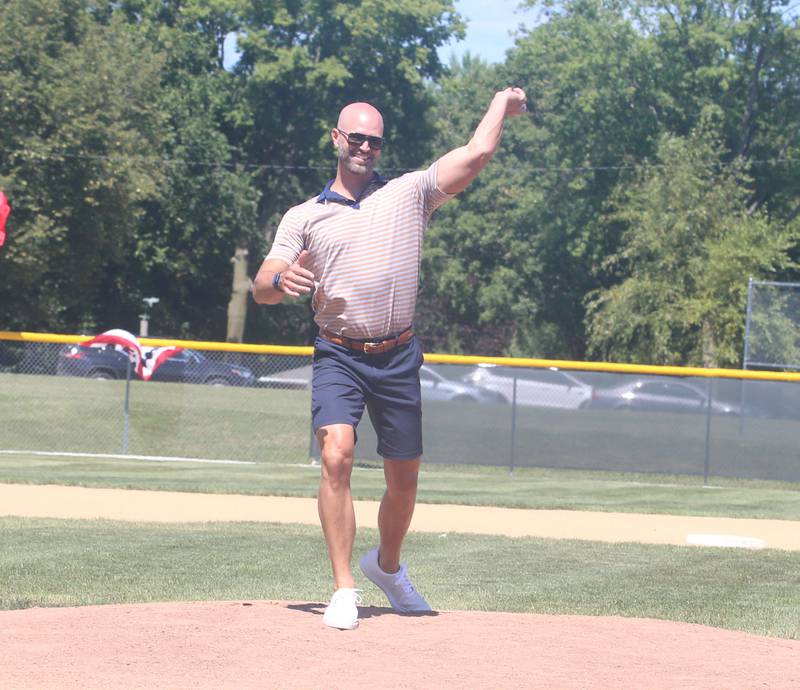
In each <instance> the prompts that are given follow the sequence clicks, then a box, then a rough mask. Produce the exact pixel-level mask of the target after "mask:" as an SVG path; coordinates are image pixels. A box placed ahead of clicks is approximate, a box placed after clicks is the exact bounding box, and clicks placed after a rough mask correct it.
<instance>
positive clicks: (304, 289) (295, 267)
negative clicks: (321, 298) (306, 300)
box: [279, 249, 314, 297]
mask: <svg viewBox="0 0 800 690" xmlns="http://www.w3.org/2000/svg"><path fill="white" fill-rule="evenodd" d="M308 260H309V259H308V250H307V249H304V250H303V251H302V252H300V256H298V257H297V261H295V262H294V263H293V264H292V265H291V266H289V268H287V269H286V270H285V271H283V273H282V274H281V279H280V282H279V285H280V289H281V291H282V292H284V293H285V294H287V295H289V297H301V296H302V295H307V294H308V293H309V292H311V290H312V289H313V287H314V274H313V273H312V272H311V271H309V270H308V269H307V268H306V267H305V265H306V263H307V262H308Z"/></svg>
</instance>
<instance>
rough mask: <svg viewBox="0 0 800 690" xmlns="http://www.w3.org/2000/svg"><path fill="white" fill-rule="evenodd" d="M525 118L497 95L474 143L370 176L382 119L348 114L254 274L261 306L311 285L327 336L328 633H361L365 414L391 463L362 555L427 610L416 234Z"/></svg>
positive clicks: (410, 605) (322, 491)
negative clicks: (409, 168) (419, 559)
mask: <svg viewBox="0 0 800 690" xmlns="http://www.w3.org/2000/svg"><path fill="white" fill-rule="evenodd" d="M525 111H526V105H525V93H524V91H522V89H519V88H508V89H505V90H504V91H500V92H498V93H497V94H495V96H494V98H493V99H492V101H491V103H490V105H489V108H488V110H487V111H486V113H485V115H484V116H483V119H482V120H481V122H480V124H479V125H478V127H477V128H476V130H475V132H474V134H473V136H472V138H471V139H470V141H469V143H468V144H466V145H465V146H462V147H459V148H457V149H454V150H453V151H450V152H449V153H447V154H445V155H444V156H442V157H441V158H440V159H439V160H437V161H436V162H435V163H433V165H431V166H430V167H429V168H428V169H427V170H423V171H418V172H412V173H408V174H406V175H402V176H401V177H399V178H396V179H394V180H391V181H389V180H387V179H386V178H384V177H382V176H381V175H380V174H378V173H377V172H376V171H375V166H376V164H377V162H378V161H379V160H380V156H381V151H382V149H383V146H384V144H385V141H384V138H383V118H382V116H381V114H380V112H378V110H376V109H375V108H374V107H373V106H371V105H369V104H367V103H351V104H350V105H348V106H346V107H345V108H344V109H343V110H342V112H341V113H340V115H339V120H338V122H337V124H336V127H334V128H333V129H332V130H331V142H332V144H333V147H334V149H335V151H336V153H337V156H338V165H337V170H336V178H335V179H333V180H331V181H330V182H329V183H328V184H327V185H326V186H325V189H323V190H322V192H321V193H320V194H319V195H318V196H315V197H313V198H312V199H309V200H308V201H306V202H304V203H302V204H300V205H298V206H295V207H293V208H291V209H289V211H287V213H286V214H285V215H284V217H283V219H282V220H281V222H280V225H279V226H278V230H277V232H276V234H275V241H274V243H273V245H272V248H271V249H270V251H269V253H268V254H267V257H266V259H265V260H264V263H263V264H262V266H261V268H260V270H259V271H258V274H257V276H256V279H255V283H254V286H253V296H254V298H255V301H256V302H258V303H259V304H277V303H278V302H280V301H281V300H282V299H283V298H284V297H285V296H286V295H288V296H289V297H292V298H297V297H300V296H301V295H305V294H308V293H311V292H312V291H313V297H312V306H313V309H314V320H315V322H316V323H317V325H318V326H319V336H318V337H317V339H316V342H315V344H314V364H313V380H312V393H311V407H312V421H313V426H314V432H315V434H316V436H317V439H318V440H319V445H320V449H321V457H322V472H321V478H320V486H319V496H318V509H319V517H320V521H321V523H322V531H323V533H324V536H325V541H326V543H327V547H328V555H329V557H330V561H331V566H332V569H333V585H334V593H333V596H332V598H331V601H330V604H329V605H328V607H327V608H326V610H325V615H324V617H323V621H324V622H325V624H326V625H328V626H330V627H333V628H339V629H342V630H347V629H353V628H356V627H357V626H358V607H357V604H358V603H360V597H359V595H358V592H359V590H357V589H356V583H355V579H354V577H353V571H352V568H351V559H352V552H353V543H354V541H355V534H356V522H355V513H354V511H353V499H352V495H351V493H350V475H351V473H352V470H353V458H354V453H355V444H356V440H357V435H356V427H357V426H358V422H359V421H360V419H361V416H362V414H363V412H364V407H365V406H366V408H367V410H368V412H369V416H370V419H371V420H372V424H373V426H374V427H375V431H376V434H377V437H378V448H377V452H378V454H379V455H380V456H382V457H383V459H384V462H383V467H384V476H385V480H386V491H385V493H384V496H383V500H382V501H381V505H380V510H379V513H378V529H379V532H380V543H379V545H378V546H377V547H376V548H375V549H373V550H372V551H370V552H368V553H367V554H365V555H364V556H363V557H362V558H361V561H360V566H361V570H362V572H363V573H364V575H365V576H366V577H367V578H369V579H370V580H371V581H372V582H374V583H375V584H376V585H377V586H378V587H380V589H381V590H383V592H384V593H385V594H386V596H387V598H388V599H389V603H390V604H391V605H392V607H393V608H394V609H395V610H397V611H401V612H408V611H430V610H431V609H430V606H429V605H428V602H427V601H425V599H424V598H423V597H422V596H421V595H420V594H419V592H417V590H416V589H415V588H414V586H413V584H412V583H411V580H410V579H409V577H408V574H407V572H406V568H405V565H401V563H400V548H401V546H402V544H403V540H404V538H405V536H406V533H407V532H408V528H409V525H410V524H411V516H412V515H413V513H414V505H415V503H416V496H417V476H418V474H419V468H420V462H421V460H422V404H421V399H420V383H419V367H420V365H421V364H422V348H421V346H420V344H419V343H418V342H417V339H416V338H415V336H414V332H413V329H412V322H413V318H414V309H415V306H416V299H417V286H418V283H419V267H420V260H421V258H422V238H423V235H424V233H425V229H426V227H427V224H428V221H429V219H430V217H431V214H432V213H433V212H434V211H435V210H436V209H437V208H438V207H439V206H441V204H443V203H444V202H445V201H447V200H448V199H449V198H450V197H451V196H453V195H454V194H457V193H458V192H460V191H462V190H463V189H464V188H465V187H466V186H467V185H468V184H469V183H470V182H471V181H472V180H473V179H474V178H475V177H476V176H477V175H478V173H479V172H480V171H481V170H482V169H483V168H484V167H485V166H486V164H487V163H488V162H489V160H490V159H491V158H492V156H493V155H494V153H495V151H496V150H497V147H498V146H499V144H500V139H501V137H502V133H503V126H504V123H505V120H506V118H509V117H514V116H516V115H520V114H522V113H524V112H525Z"/></svg>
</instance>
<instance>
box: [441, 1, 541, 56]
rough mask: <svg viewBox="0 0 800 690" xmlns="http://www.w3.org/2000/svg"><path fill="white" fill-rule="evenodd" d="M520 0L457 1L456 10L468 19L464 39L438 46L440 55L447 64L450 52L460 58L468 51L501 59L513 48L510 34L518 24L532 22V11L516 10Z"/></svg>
mask: <svg viewBox="0 0 800 690" xmlns="http://www.w3.org/2000/svg"><path fill="white" fill-rule="evenodd" d="M519 3H520V0H456V3H455V5H456V11H457V12H458V13H459V14H460V15H461V16H462V17H464V19H465V20H467V35H466V38H465V39H464V40H463V41H459V42H458V43H455V44H453V43H451V44H448V45H445V46H443V47H442V48H440V49H439V58H440V59H441V60H442V61H443V62H444V63H445V64H447V63H448V62H450V57H451V55H455V56H456V57H458V58H460V57H461V56H462V55H463V54H464V53H465V52H467V51H469V52H470V53H472V54H473V55H477V56H479V57H481V58H483V59H484V60H486V61H487V62H503V60H505V55H506V51H507V50H508V49H509V48H511V47H513V45H514V38H513V36H512V35H511V34H512V33H513V32H514V31H516V30H517V28H518V27H519V25H520V24H528V25H531V24H532V23H533V22H532V15H533V12H532V10H525V11H517V6H518V5H519Z"/></svg>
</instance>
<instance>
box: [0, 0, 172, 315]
mask: <svg viewBox="0 0 800 690" xmlns="http://www.w3.org/2000/svg"><path fill="white" fill-rule="evenodd" d="M0 64H3V65H6V66H7V67H6V69H5V70H4V71H3V72H2V73H0V91H2V94H3V99H2V100H3V107H2V109H0V128H2V131H3V133H4V136H3V140H2V142H0V159H2V160H3V161H4V166H3V169H2V178H1V179H0V183H2V186H3V187H4V188H5V189H6V192H7V194H8V196H9V198H10V199H11V202H12V206H13V208H14V211H13V217H12V225H11V226H10V232H11V235H10V238H9V241H8V244H7V246H6V247H5V248H4V250H3V252H2V254H0V275H2V281H0V320H2V322H3V323H4V324H5V325H6V326H7V327H10V328H14V327H18V328H31V329H41V328H49V329H66V328H72V329H75V328H82V329H83V328H93V327H95V326H96V325H97V323H98V311H99V310H100V309H101V307H100V305H102V304H103V302H104V301H105V300H106V295H107V294H108V293H109V292H114V291H115V285H116V278H117V274H118V271H119V270H120V268H121V267H122V266H123V265H124V264H125V263H126V261H127V257H128V256H129V254H130V252H131V250H132V247H133V235H132V233H131V229H132V226H135V223H136V220H137V218H138V217H139V215H140V213H141V205H142V204H144V203H146V202H147V201H148V200H150V199H153V198H154V197H155V196H156V194H157V189H158V187H159V185H160V184H162V182H163V176H162V174H161V171H159V170H158V169H157V168H150V169H142V168H141V167H140V166H139V165H138V163H137V160H138V157H139V156H140V155H141V154H142V152H143V151H146V150H147V149H148V148H149V147H151V146H156V145H158V142H159V139H160V137H161V127H162V125H163V122H164V120H163V116H162V114H161V113H160V112H159V110H158V108H157V107H156V105H155V104H154V103H153V102H152V99H151V94H152V91H153V89H155V88H157V86H158V78H159V72H160V70H161V68H162V65H163V58H162V56H161V55H160V54H158V53H157V52H154V51H152V50H151V49H150V47H149V46H148V45H147V43H146V41H145V40H144V37H142V36H139V35H137V34H136V32H135V31H132V30H131V29H130V28H129V27H127V26H126V25H125V23H124V22H121V21H118V20H114V21H112V22H110V23H109V24H108V26H106V27H101V26H99V25H98V24H96V23H95V22H94V21H92V19H91V17H90V15H89V14H88V13H87V12H86V7H85V3H83V2H69V3H65V2H57V1H56V0H34V1H33V2H27V1H25V2H22V1H21V0H20V1H17V0H13V1H11V2H8V3H5V4H4V5H3V7H2V8H1V9H0Z"/></svg>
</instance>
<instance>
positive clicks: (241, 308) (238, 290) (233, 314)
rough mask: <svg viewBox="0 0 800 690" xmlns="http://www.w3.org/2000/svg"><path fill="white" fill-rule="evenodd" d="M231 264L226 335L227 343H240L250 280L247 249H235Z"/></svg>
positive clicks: (245, 318) (245, 317) (242, 335)
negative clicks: (231, 284) (230, 286)
mask: <svg viewBox="0 0 800 690" xmlns="http://www.w3.org/2000/svg"><path fill="white" fill-rule="evenodd" d="M231 263H232V264H233V286H232V289H231V300H230V302H228V335H227V336H226V337H225V340H226V341H227V342H229V343H241V342H242V340H244V324H245V321H246V320H247V295H248V293H249V292H250V278H248V276H247V249H245V248H244V247H236V252H235V254H234V256H232V257H231Z"/></svg>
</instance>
